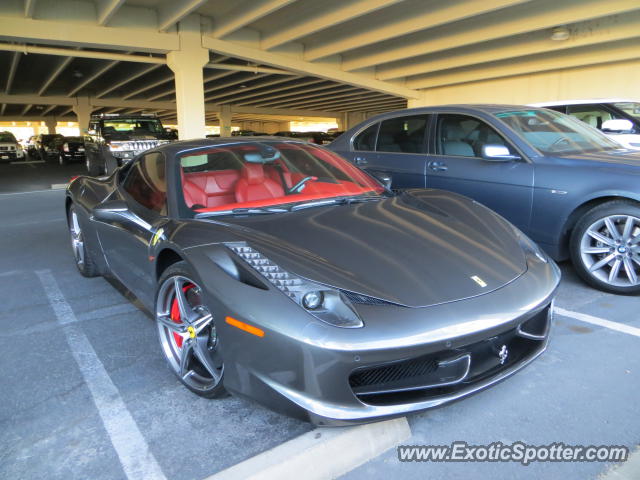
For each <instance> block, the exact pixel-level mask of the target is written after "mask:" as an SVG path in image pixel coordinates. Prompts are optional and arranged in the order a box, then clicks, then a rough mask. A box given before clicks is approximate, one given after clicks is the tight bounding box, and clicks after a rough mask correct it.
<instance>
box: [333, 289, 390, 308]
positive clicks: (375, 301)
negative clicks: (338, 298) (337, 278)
mask: <svg viewBox="0 0 640 480" xmlns="http://www.w3.org/2000/svg"><path fill="white" fill-rule="evenodd" d="M340 291H341V292H342V294H343V295H344V296H345V297H347V298H348V299H349V300H350V301H351V303H359V304H362V305H396V304H395V303H391V302H387V301H386V300H380V299H379V298H374V297H369V296H367V295H360V294H359V293H354V292H350V291H348V290H340Z"/></svg>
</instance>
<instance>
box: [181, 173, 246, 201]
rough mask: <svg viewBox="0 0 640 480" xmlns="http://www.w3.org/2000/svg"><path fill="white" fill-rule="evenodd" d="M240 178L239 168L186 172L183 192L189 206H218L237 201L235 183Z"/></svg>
mask: <svg viewBox="0 0 640 480" xmlns="http://www.w3.org/2000/svg"><path fill="white" fill-rule="evenodd" d="M239 178H240V172H239V171H238V170H219V171H217V172H201V173H195V172H194V173H186V174H184V175H183V192H184V199H185V202H186V203H187V206H189V207H192V206H193V205H202V206H203V207H205V208H209V207H218V206H221V205H226V204H229V203H234V202H235V198H236V197H235V193H234V190H235V185H236V182H237V181H238V179H239Z"/></svg>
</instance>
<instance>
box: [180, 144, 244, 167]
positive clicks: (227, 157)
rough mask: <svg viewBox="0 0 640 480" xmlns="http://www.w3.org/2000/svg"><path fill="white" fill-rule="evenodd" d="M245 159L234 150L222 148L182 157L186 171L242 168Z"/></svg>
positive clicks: (181, 160) (181, 161)
mask: <svg viewBox="0 0 640 480" xmlns="http://www.w3.org/2000/svg"><path fill="white" fill-rule="evenodd" d="M242 164H243V160H242V158H241V157H240V156H239V155H238V154H237V153H235V152H234V151H233V150H225V149H220V150H216V151H213V152H208V153H203V154H195V155H186V156H184V157H182V158H181V159H180V166H181V167H182V171H183V172H184V173H196V172H215V171H220V170H240V169H241V168H242Z"/></svg>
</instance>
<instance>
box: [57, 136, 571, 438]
mask: <svg viewBox="0 0 640 480" xmlns="http://www.w3.org/2000/svg"><path fill="white" fill-rule="evenodd" d="M66 209H67V216H68V220H69V231H70V237H71V245H72V247H73V252H74V256H75V262H76V265H77V267H78V269H79V271H80V273H81V274H83V275H85V276H94V275H99V274H102V275H111V276H114V277H115V278H117V279H119V280H120V282H122V283H123V284H124V285H125V286H126V287H127V288H128V289H130V290H131V291H132V292H133V293H134V294H135V296H136V297H137V298H138V299H139V300H140V301H141V302H142V303H143V304H144V305H145V306H146V307H147V308H148V309H149V310H150V311H151V312H154V315H155V319H156V323H157V330H158V335H159V338H160V345H161V348H162V352H163V355H164V356H165V357H166V360H167V361H168V364H169V366H170V368H171V369H172V370H173V371H174V372H175V374H176V375H177V378H178V379H179V381H181V382H182V383H183V384H184V385H185V386H186V387H187V388H189V389H190V390H192V391H193V392H195V393H197V394H198V395H202V396H204V397H210V398H213V397H220V396H222V395H224V394H225V392H227V391H229V392H237V393H240V394H242V395H243V396H247V397H249V398H253V399H255V400H256V401H259V402H261V403H263V404H265V405H267V406H269V407H271V408H274V409H276V410H278V411H281V412H284V413H288V414H291V415H295V416H298V417H300V418H305V419H308V420H311V421H313V422H315V423H317V424H323V425H326V424H344V423H349V422H362V421H365V420H371V419H375V418H380V417H387V416H394V415H400V414H404V413H407V412H412V411H416V410H422V409H425V408H430V407H435V406H437V405H441V404H444V403H447V402H450V401H453V400H456V399H459V398H461V397H464V396H466V395H470V394H472V393H474V392H477V391H479V390H481V389H483V388H485V387H488V386H490V385H493V384H495V383H496V382H498V381H500V380H502V379H503V378H505V377H507V376H509V375H511V374H513V373H515V372H516V371H518V370H520V369H521V368H522V367H524V366H525V365H527V364H528V363H529V362H531V361H532V360H533V359H535V358H536V357H537V356H538V355H540V354H541V353H542V352H543V351H544V349H545V347H546V344H547V339H548V332H549V324H550V321H551V316H552V312H553V308H552V303H553V298H554V294H555V291H556V288H557V286H558V283H559V280H560V271H559V269H558V267H557V266H556V265H555V264H554V262H553V261H552V260H550V259H549V258H548V257H547V256H546V255H545V254H544V253H543V252H542V250H540V249H539V248H538V247H537V246H536V245H535V244H534V243H533V242H532V241H531V240H529V239H528V238H527V237H526V236H525V235H524V234H523V233H522V232H520V231H519V230H518V229H517V228H515V227H514V226H513V225H511V224H509V223H508V222H507V221H505V220H504V219H503V218H502V217H500V216H499V215H496V214H495V213H494V212H492V211H491V210H489V209H487V208H485V207H483V206H481V205H480V204H478V203H476V202H473V201H471V200H469V199H467V198H465V197H462V196H459V195H456V194H454V193H447V192H441V191H434V190H424V189H413V190H409V191H405V192H403V193H402V194H395V193H393V192H390V191H387V190H385V189H384V188H383V186H382V185H381V184H379V183H378V182H377V181H375V179H374V178H373V177H371V176H369V175H367V174H366V173H365V172H363V171H362V170H360V169H358V168H356V167H354V166H353V165H351V164H350V163H349V162H347V161H346V160H344V159H343V158H341V157H339V156H338V155H336V154H334V153H332V152H330V151H328V150H326V149H323V148H321V147H318V146H314V145H312V144H308V143H303V142H298V141H294V140H282V139H277V138H272V139H268V138H261V139H254V138H246V137H238V138H237V139H234V140H231V139H229V138H224V139H220V140H213V139H211V140H209V139H203V140H193V141H185V142H177V143H173V144H168V145H163V146H161V147H158V148H155V149H152V150H150V151H147V152H145V153H143V154H141V155H139V156H138V157H137V158H136V159H135V160H133V162H131V163H129V164H125V165H123V166H122V167H120V168H119V169H117V170H116V171H115V172H114V173H113V174H112V175H111V176H109V177H102V178H92V177H80V178H77V179H75V180H74V181H72V182H71V184H70V186H69V188H68V190H67V199H66Z"/></svg>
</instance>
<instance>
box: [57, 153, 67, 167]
mask: <svg viewBox="0 0 640 480" xmlns="http://www.w3.org/2000/svg"><path fill="white" fill-rule="evenodd" d="M58 163H59V164H60V165H66V164H67V159H66V158H65V156H64V155H63V154H62V153H61V154H60V155H58Z"/></svg>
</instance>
